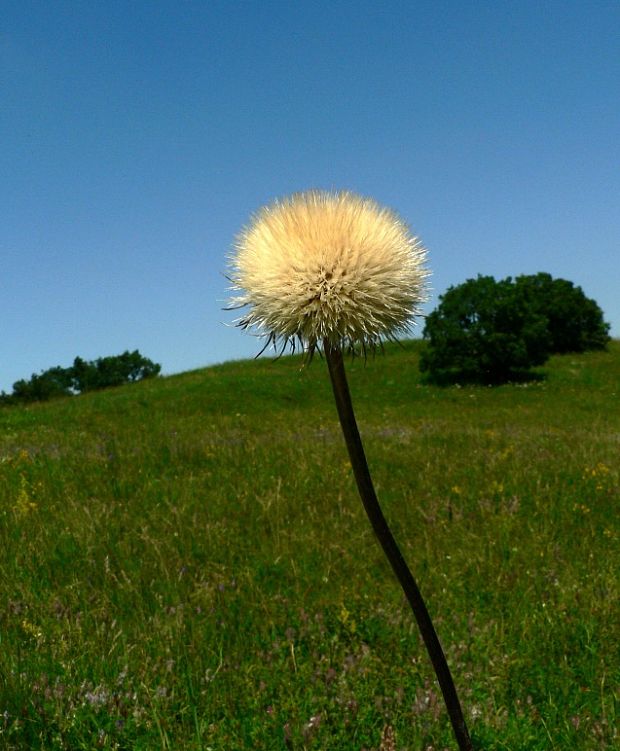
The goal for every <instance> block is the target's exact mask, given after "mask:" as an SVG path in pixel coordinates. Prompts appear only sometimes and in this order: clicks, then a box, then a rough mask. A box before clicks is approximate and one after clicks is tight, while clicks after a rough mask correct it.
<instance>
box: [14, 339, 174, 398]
mask: <svg viewBox="0 0 620 751" xmlns="http://www.w3.org/2000/svg"><path fill="white" fill-rule="evenodd" d="M160 370H161V365H159V364H157V363H154V362H152V361H151V360H149V359H148V358H146V357H143V356H142V355H141V354H140V352H139V351H138V350H134V351H133V352H129V351H125V352H123V353H122V354H120V355H113V356H110V357H100V358H98V359H97V360H91V361H88V362H87V361H86V360H83V359H82V358H81V357H76V358H75V360H74V361H73V365H72V366H71V367H69V368H61V367H59V366H56V367H53V368H49V369H48V370H45V371H43V372H41V373H38V374H36V373H33V374H32V376H31V377H30V379H29V380H26V379H22V380H19V381H16V382H15V383H14V384H13V393H12V394H10V395H9V394H4V393H3V394H2V395H1V397H0V402H4V403H20V402H34V401H46V400H47V399H52V398H54V397H57V396H71V395H73V394H81V393H84V392H86V391H93V390H96V389H105V388H109V387H112V386H120V385H122V384H124V383H132V382H134V381H141V380H142V379H144V378H152V377H153V376H156V375H158V374H159V372H160Z"/></svg>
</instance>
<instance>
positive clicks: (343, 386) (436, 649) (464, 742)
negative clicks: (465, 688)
mask: <svg viewBox="0 0 620 751" xmlns="http://www.w3.org/2000/svg"><path fill="white" fill-rule="evenodd" d="M324 350H325V359H326V360H327V366H328V368H329V375H330V378H331V383H332V388H333V392H334V397H335V399H336V407H337V409H338V417H339V418H340V425H341V426H342V432H343V433H344V439H345V442H346V444H347V449H348V452H349V458H350V460H351V466H352V467H353V474H354V475H355V481H356V483H357V488H358V491H359V494H360V496H361V499H362V503H363V504H364V508H365V510H366V514H367V515H368V519H369V520H370V524H371V525H372V528H373V530H374V533H375V535H376V537H377V539H378V540H379V543H380V544H381V547H382V548H383V552H384V553H385V555H386V557H387V559H388V561H389V562H390V565H391V566H392V570H393V571H394V573H395V574H396V578H397V579H398V581H399V582H400V585H401V587H402V588H403V591H404V593H405V596H406V597H407V600H408V601H409V604H410V605H411V609H412V610H413V614H414V616H415V619H416V621H417V623H418V627H419V629H420V632H421V634H422V638H423V640H424V644H425V645H426V649H427V651H428V654H429V657H430V658H431V662H432V664H433V668H434V669H435V674H436V675H437V680H438V681H439V686H440V687H441V691H442V694H443V698H444V701H445V703H446V708H447V710H448V714H449V716H450V721H451V723H452V728H453V730H454V735H455V737H456V740H457V743H458V746H459V749H460V751H473V746H472V742H471V739H470V737H469V732H468V730H467V725H466V724H465V718H464V717H463V712H462V710H461V705H460V703H459V698H458V695H457V693H456V688H455V686H454V681H453V680H452V675H451V673H450V668H449V667H448V663H447V662H446V658H445V655H444V653H443V649H442V648H441V644H440V642H439V638H438V636H437V632H436V631H435V628H434V626H433V623H432V621H431V617H430V615H429V613H428V610H427V608H426V604H425V603H424V600H423V598H422V594H421V592H420V590H419V588H418V585H417V583H416V581H415V579H414V578H413V575H412V573H411V571H410V570H409V568H408V566H407V563H406V562H405V559H404V558H403V556H402V553H401V552H400V549H399V547H398V545H397V544H396V540H395V539H394V536H393V535H392V532H391V530H390V528H389V526H388V523H387V521H386V519H385V516H384V515H383V512H382V510H381V507H380V506H379V501H378V500H377V496H376V494H375V489H374V486H373V483H372V478H371V476H370V471H369V469H368V463H367V461H366V455H365V453H364V447H363V445H362V439H361V437H360V434H359V430H358V428H357V422H356V420H355V413H354V412H353V404H352V402H351V394H350V392H349V385H348V383H347V377H346V373H345V370H344V362H343V359H342V351H341V350H340V348H339V347H334V346H332V345H330V344H329V343H328V342H324Z"/></svg>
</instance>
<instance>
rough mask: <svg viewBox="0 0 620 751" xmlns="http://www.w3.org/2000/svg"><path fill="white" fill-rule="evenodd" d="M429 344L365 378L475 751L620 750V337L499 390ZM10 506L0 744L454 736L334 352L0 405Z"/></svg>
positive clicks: (369, 446)
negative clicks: (424, 357) (438, 364)
mask: <svg viewBox="0 0 620 751" xmlns="http://www.w3.org/2000/svg"><path fill="white" fill-rule="evenodd" d="M420 346H421V344H420V343H419V342H407V343H405V344H404V345H403V346H402V348H401V347H396V346H389V347H387V348H386V353H385V355H383V356H377V357H376V358H370V359H369V360H368V362H367V363H364V362H363V361H361V360H356V361H353V362H349V363H347V370H348V373H349V376H350V382H351V390H352V394H353V399H354V403H355V406H356V410H357V414H358V420H359V423H360V429H361V432H362V435H363V438H364V441H365V445H366V450H367V454H368V459H369V463H370V466H371V470H372V472H373V476H374V479H375V483H376V486H377V493H378V495H379V499H380V501H381V503H382V505H383V506H384V509H385V512H386V516H387V517H388V518H389V520H390V522H391V523H392V524H393V527H394V531H395V534H396V536H397V538H398V540H399V542H400V543H401V546H402V549H403V552H404V554H405V556H406V558H407V559H408V561H409V563H410V565H411V568H412V570H413V571H414V573H415V575H416V576H417V578H418V580H419V583H420V586H421V588H422V590H423V592H424V595H425V597H426V598H427V601H428V604H429V608H430V610H431V612H432V615H433V618H434V620H435V623H436V626H437V629H438V631H439V635H440V638H441V639H442V642H443V644H444V648H445V651H446V654H447V657H448V660H449V662H450V664H451V667H452V669H453V673H454V678H455V682H456V683H457V686H458V687H459V690H460V693H461V701H462V703H463V706H464V709H465V712H466V714H467V716H468V721H469V723H470V728H471V730H472V732H473V735H474V736H475V738H476V739H477V743H478V746H479V748H480V749H498V750H499V749H514V750H515V751H520V750H521V749H531V750H532V751H536V750H539V749H540V751H542V750H543V749H548V748H554V749H566V750H567V751H568V749H571V751H572V750H574V749H580V750H583V751H589V750H592V751H594V749H596V750H597V751H598V750H599V749H603V750H605V749H612V748H616V747H617V745H616V744H617V743H618V735H617V731H616V729H615V717H616V714H615V713H616V712H617V702H618V695H617V685H618V679H619V678H620V658H619V656H618V654H617V652H618V650H617V649H614V648H613V646H612V645H614V644H617V636H618V626H619V623H618V605H619V602H618V600H619V587H618V580H617V572H618V571H619V570H620V552H619V551H620V546H619V545H618V537H619V533H620V524H619V515H618V501H619V496H620V492H619V462H618V458H619V449H620V408H619V396H618V387H619V385H620V342H617V341H614V342H612V344H611V346H610V350H609V352H607V353H588V354H585V355H566V356H561V357H555V358H552V359H551V360H550V361H549V363H548V364H547V366H546V367H545V368H542V369H541V371H540V373H541V374H544V376H545V377H541V378H540V380H533V381H530V382H528V383H523V384H518V385H508V386H502V387H498V388H493V389H491V388H484V387H467V388H458V387H453V388H447V389H440V388H436V387H430V386H425V385H422V384H421V382H420V376H419V372H418V368H417V360H418V356H419V349H420ZM0 509H1V511H0V634H1V638H2V649H0V748H1V749H5V748H6V749H26V748H28V749H39V748H40V749H72V750H73V749H88V750H89V751H90V750H91V749H93V748H108V749H113V748H117V749H133V748H135V749H157V748H161V749H175V750H176V749H182V750H183V749H188V750H189V749H209V748H210V749H214V750H215V749H217V750H218V751H219V749H222V751H227V750H228V749H233V750H234V749H246V748H247V749H286V748H289V749H290V748H292V749H355V750H356V751H359V750H361V749H363V748H366V749H371V748H372V749H377V748H378V747H379V743H380V738H381V732H382V729H384V728H385V727H386V726H388V725H389V726H390V727H392V728H393V729H394V731H395V734H396V738H397V747H398V748H399V749H401V748H403V749H410V750H411V751H413V750H414V749H416V750H417V749H420V748H425V749H427V748H428V749H436V750H439V749H443V748H452V740H451V732H450V728H449V724H448V721H447V718H446V715H445V711H444V709H443V705H442V704H441V700H440V697H439V695H438V690H437V689H436V687H435V684H434V682H433V679H432V670H431V668H430V665H429V664H428V661H427V659H426V655H425V653H424V651H423V647H422V646H421V643H420V639H419V637H418V634H417V631H416V628H415V626H414V623H413V618H412V617H411V614H410V612H409V611H408V610H407V607H406V606H405V603H404V602H403V600H402V597H401V595H400V591H399V589H398V587H397V585H396V584H395V582H394V581H393V579H392V577H391V574H390V572H389V569H388V567H387V565H386V564H385V563H384V561H383V558H382V556H381V553H380V550H379V548H378V546H377V545H376V543H375V541H374V539H373V537H372V533H371V531H370V529H369V526H368V523H367V521H366V519H365V516H364V513H363V509H362V507H361V504H360V502H359V499H358V498H357V495H356V492H355V488H354V485H353V480H352V477H351V472H350V469H349V466H348V462H347V457H346V451H345V448H344V444H343V441H342V438H341V435H340V432H339V427H338V424H337V418H336V414H335V407H334V405H333V401H332V399H331V393H330V385H329V380H328V377H327V373H326V366H325V363H324V362H322V361H321V360H320V359H319V358H316V359H315V361H314V362H313V363H312V364H311V365H310V366H309V367H302V366H301V361H300V359H299V357H283V358H281V359H279V360H276V361H272V360H269V359H260V360H256V361H240V362H231V363H226V364H224V365H220V366H216V367H212V368H207V369H204V370H199V371H194V372H190V373H185V374H181V375H178V376H173V377H168V378H158V379H154V380H147V381H143V382H141V383H138V384H134V385H132V386H127V387H122V388H118V389H115V390H109V391H102V392H95V393H91V394H86V395H84V396H79V397H74V398H69V399H61V400H58V401H55V402H49V403H45V404H40V405H32V406H28V407H10V408H4V409H1V410H0ZM614 691H615V692H616V693H615V694H614Z"/></svg>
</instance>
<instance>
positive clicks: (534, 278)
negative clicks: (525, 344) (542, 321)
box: [515, 272, 610, 353]
mask: <svg viewBox="0 0 620 751" xmlns="http://www.w3.org/2000/svg"><path fill="white" fill-rule="evenodd" d="M515 283H516V285H517V287H519V288H520V289H521V290H522V292H523V294H524V295H525V296H526V298H527V300H528V305H530V307H531V308H532V309H533V310H535V311H536V312H537V313H540V314H541V315H543V316H545V318H546V319H547V325H548V328H549V334H550V337H551V351H552V352H554V353H563V352H585V351H586V350H590V349H605V348H606V347H607V343H608V342H609V339H610V337H609V324H608V323H605V321H604V320H603V311H602V310H601V309H600V307H599V306H598V305H597V304H596V302H595V301H594V300H591V299H589V298H587V297H586V296H585V294H584V292H583V290H582V289H581V287H576V286H575V285H574V284H573V283H572V282H569V281H566V279H553V277H552V276H551V274H546V273H543V272H541V273H539V274H533V275H524V276H518V277H517V278H516V279H515Z"/></svg>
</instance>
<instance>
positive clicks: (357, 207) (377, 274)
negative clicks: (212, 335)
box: [231, 191, 428, 353]
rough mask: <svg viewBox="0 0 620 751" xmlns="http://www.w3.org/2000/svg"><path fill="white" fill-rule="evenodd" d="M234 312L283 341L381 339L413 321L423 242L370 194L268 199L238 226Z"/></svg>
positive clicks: (422, 289)
mask: <svg viewBox="0 0 620 751" xmlns="http://www.w3.org/2000/svg"><path fill="white" fill-rule="evenodd" d="M235 250H236V252H235V255H234V256H233V258H232V262H231V280H232V282H233V284H234V289H235V290H236V291H237V292H239V294H238V295H237V296H236V297H234V298H233V300H232V304H233V307H246V306H247V307H248V308H249V310H248V311H247V312H246V313H245V314H244V315H243V316H242V317H241V318H239V319H238V321H237V325H238V326H240V327H241V328H243V329H254V330H256V331H257V332H258V333H259V334H261V335H266V336H268V337H269V339H268V342H269V341H271V342H273V343H274V344H275V343H277V342H278V341H281V342H283V344H284V345H285V346H286V344H289V343H290V344H292V345H293V346H294V345H295V342H296V341H298V342H299V343H301V345H302V346H303V347H304V349H306V350H307V351H309V352H310V353H312V351H313V350H314V348H315V347H316V346H317V344H320V343H321V342H329V343H330V344H331V345H333V346H347V347H349V346H353V345H355V344H361V345H362V346H370V347H372V346H374V345H376V344H378V343H379V342H380V341H381V340H382V339H383V338H390V337H394V336H395V335H396V334H397V333H398V332H405V331H407V330H409V329H410V327H411V325H412V322H413V319H414V316H415V315H416V314H418V313H419V309H420V304H421V303H422V302H423V301H424V300H425V298H426V278H427V276H428V272H427V271H426V269H425V268H424V260H425V255H426V251H425V250H424V248H423V247H422V245H421V243H420V241H419V240H418V239H417V238H416V237H414V236H413V235H412V234H411V233H410V231H409V229H408V227H407V225H406V224H405V222H404V221H403V220H402V219H400V218H399V217H398V216H397V215H396V214H395V213H394V212H393V211H391V210H389V209H386V208H383V207H381V206H379V205H378V204H377V203H375V201H373V200H372V199H369V198H362V197H360V196H357V195H354V194H353V193H349V192H346V191H343V192H338V193H329V192H324V191H308V192H305V193H298V194H296V195H293V196H292V197H290V198H288V199H285V200H282V201H276V202H275V203H273V204H272V205H270V206H267V207H264V208H263V209H261V211H259V212H258V214H257V215H256V216H255V217H254V218H253V220H252V221H251V222H250V224H249V225H248V226H247V227H246V228H245V229H244V230H243V231H242V232H241V233H240V234H239V236H238V237H237V241H236V248H235Z"/></svg>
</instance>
